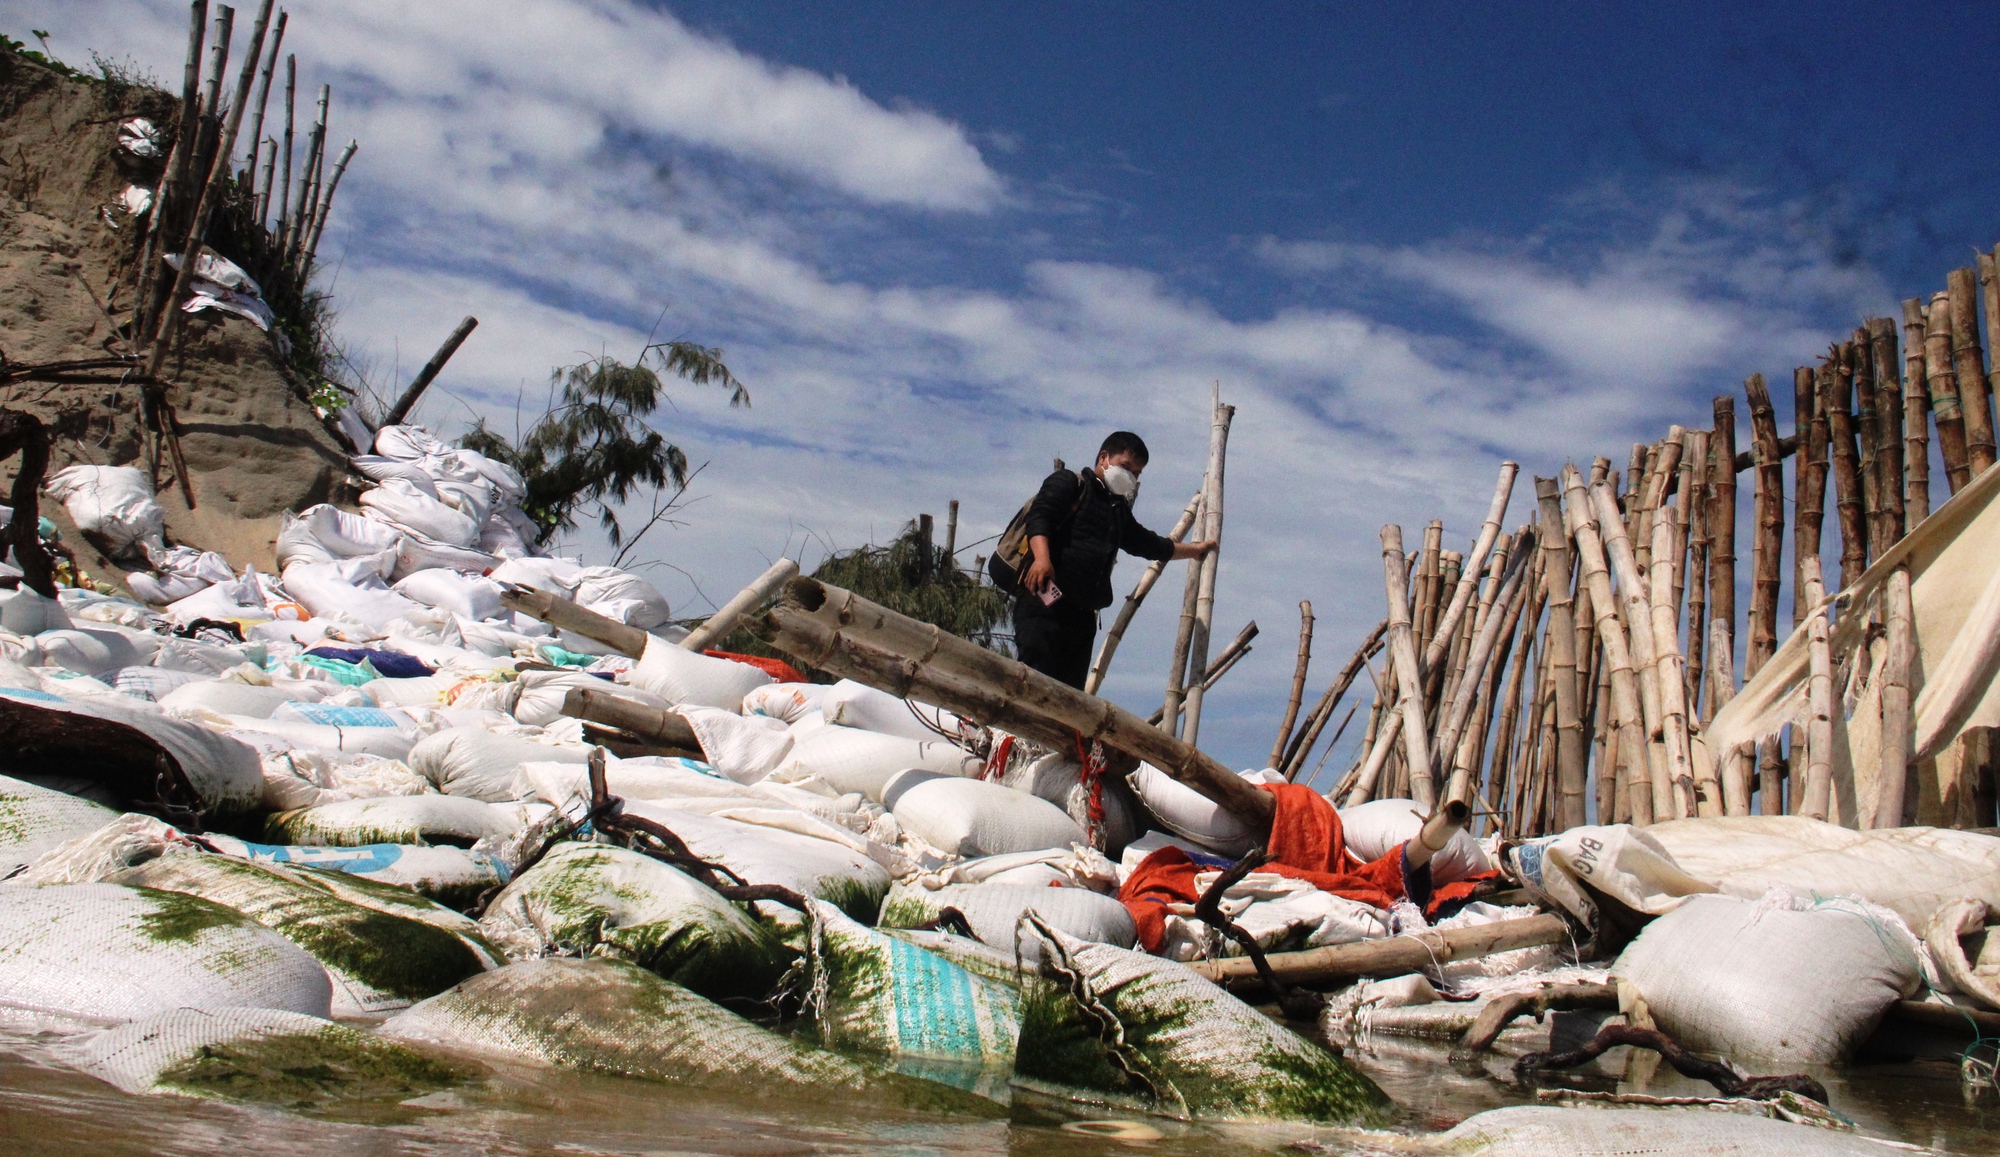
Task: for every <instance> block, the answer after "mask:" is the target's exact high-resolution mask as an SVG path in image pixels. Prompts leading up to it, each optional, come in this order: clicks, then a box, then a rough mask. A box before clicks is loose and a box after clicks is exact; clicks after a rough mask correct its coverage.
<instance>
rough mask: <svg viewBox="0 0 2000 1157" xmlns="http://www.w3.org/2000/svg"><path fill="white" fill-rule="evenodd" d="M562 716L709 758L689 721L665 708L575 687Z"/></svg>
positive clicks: (569, 693) (565, 701)
mask: <svg viewBox="0 0 2000 1157" xmlns="http://www.w3.org/2000/svg"><path fill="white" fill-rule="evenodd" d="M562 713H563V714H564V715H567V716H569V717H570V718H572V719H582V720H584V721H586V722H589V723H602V724H603V725H605V726H606V727H616V728H617V729H619V730H620V731H623V732H626V733H628V734H630V735H631V736H633V737H634V738H636V739H639V740H642V741H644V742H646V743H648V744H652V745H654V746H658V747H671V748H675V749H678V750H681V751H688V752H692V753H694V754H696V755H698V756H700V757H701V758H703V759H707V758H708V756H707V755H706V754H705V753H704V752H703V750H702V746H701V740H700V739H699V738H697V737H696V736H695V733H694V728H692V727H689V726H688V721H687V720H686V719H685V718H683V717H682V716H679V715H676V714H674V713H673V712H671V711H669V710H667V709H666V708H664V707H654V706H653V705H651V704H649V703H640V702H638V701H636V700H632V699H626V698H622V697H620V696H617V695H612V694H610V693H609V692H605V691H593V690H591V689H589V688H587V687H572V688H570V690H569V691H568V693H567V694H565V695H564V696H563V705H562Z"/></svg>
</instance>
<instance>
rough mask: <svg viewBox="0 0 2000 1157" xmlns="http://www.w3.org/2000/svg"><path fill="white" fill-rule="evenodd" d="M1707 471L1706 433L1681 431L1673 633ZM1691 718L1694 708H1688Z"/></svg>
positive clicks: (1675, 521) (1680, 604)
mask: <svg viewBox="0 0 2000 1157" xmlns="http://www.w3.org/2000/svg"><path fill="white" fill-rule="evenodd" d="M1707 470H1708V431H1706V430H1682V431H1681V457H1680V479H1679V482H1678V484H1677V488H1676V494H1677V497H1676V498H1675V501H1674V507H1673V510H1674V544H1673V545H1674V560H1673V561H1674V588H1673V602H1672V605H1673V608H1674V623H1675V625H1676V626H1675V629H1676V632H1678V630H1679V623H1680V621H1681V606H1682V602H1681V600H1682V598H1683V597H1684V596H1685V595H1686V594H1687V572H1688V552H1689V550H1690V549H1692V547H1693V530H1694V511H1695V508H1696V507H1697V506H1698V505H1699V503H1698V502H1697V501H1696V500H1695V495H1696V494H1697V493H1698V492H1699V483H1698V482H1697V481H1696V480H1697V479H1698V478H1700V477H1702V476H1703V475H1704V474H1706V473H1707ZM1689 718H1690V719H1692V718H1693V708H1692V707H1690V708H1689Z"/></svg>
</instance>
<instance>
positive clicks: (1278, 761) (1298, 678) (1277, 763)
mask: <svg viewBox="0 0 2000 1157" xmlns="http://www.w3.org/2000/svg"><path fill="white" fill-rule="evenodd" d="M1312 649H1313V605H1312V603H1310V602H1308V601H1307V600H1305V599H1300V600H1299V657H1298V659H1297V661H1295V662H1294V663H1293V664H1292V693H1291V695H1290V697H1288V698H1287V699H1286V700H1285V717H1284V718H1283V719H1281V720H1279V721H1278V737H1277V738H1276V739H1273V740H1272V741H1271V758H1270V760H1269V762H1268V763H1267V764H1266V766H1268V767H1283V766H1284V760H1285V749H1286V748H1288V747H1290V746H1291V742H1292V729H1293V728H1295V727H1297V726H1298V722H1299V707H1300V705H1301V704H1303V703H1304V702H1305V697H1306V671H1307V669H1308V668H1310V667H1311V666H1312ZM1307 722H1311V721H1310V720H1308V721H1307Z"/></svg>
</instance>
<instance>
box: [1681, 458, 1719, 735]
mask: <svg viewBox="0 0 2000 1157" xmlns="http://www.w3.org/2000/svg"><path fill="white" fill-rule="evenodd" d="M1698 433H1699V438H1698V440H1696V441H1694V442H1691V443H1689V445H1688V451H1687V456H1688V457H1690V458H1692V459H1694V479H1693V483H1692V485H1691V487H1690V488H1689V489H1688V490H1686V491H1684V492H1683V493H1682V494H1681V501H1682V502H1684V503H1686V504H1687V506H1688V566H1687V576H1686V579H1685V585H1686V587H1687V641H1688V645H1687V705H1688V722H1689V723H1690V724H1693V725H1699V724H1700V723H1701V721H1702V719H1703V718H1705V716H1703V714H1702V710H1701V692H1702V688H1703V687H1704V686H1705V685H1706V684H1707V682H1708V681H1707V679H1705V678H1704V677H1703V674H1704V672H1706V671H1707V670H1708V667H1707V665H1706V663H1705V661H1704V659H1705V656H1706V655H1707V645H1708V503H1709V497H1708V484H1709V482H1708V474H1709V468H1710V467H1711V466H1712V465H1713V464H1714V455H1713V454H1711V453H1710V451H1709V440H1710V434H1709V432H1708V431H1706V430H1702V431H1699V432H1698Z"/></svg>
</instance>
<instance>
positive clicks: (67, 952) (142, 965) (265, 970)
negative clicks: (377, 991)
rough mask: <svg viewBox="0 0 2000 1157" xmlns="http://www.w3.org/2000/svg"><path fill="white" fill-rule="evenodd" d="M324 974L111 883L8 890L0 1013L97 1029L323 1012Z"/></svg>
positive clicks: (0, 950) (231, 923)
mask: <svg viewBox="0 0 2000 1157" xmlns="http://www.w3.org/2000/svg"><path fill="white" fill-rule="evenodd" d="M332 998H333V985H332V982H331V981H330V980H328V978H327V974H326V969H324V968H322V967H320V964H319V962H318V961H316V960H314V959H313V958H312V957H311V956H308V955H307V954H306V953H305V952H304V951H303V950H302V949H300V948H299V947H298V946H297V945H295V944H293V943H292V942H291V941H289V940H287V939H285V938H284V937H283V936H280V935H278V934H277V933H276V932H273V931H271V930H270V929H269V928H265V927H263V926H262V925H260V924H258V923H256V922H255V921H253V920H251V919H250V918H249V917H248V916H245V915H242V914H241V913H239V912H235V911H233V910H231V909H228V908H225V907H223V906H222V905H220V904H212V903H210V902H208V901H206V900H199V899H196V898H195V897H193V896H184V895H181V894H180V893H178V892H155V891H151V890H149V889H140V888H122V887H119V886H118V885H116V884H49V885H46V886H44V887H40V888H10V889H8V890H7V902H6V903H4V904H0V1006H5V1007H12V1008H17V1009H30V1010H38V1011H42V1012H49V1013H55V1014H57V1015H61V1016H70V1017H76V1018H78V1019H83V1020H91V1021H96V1022H98V1023H111V1022H118V1021H126V1020H133V1019H136V1018H138V1017H142V1016H152V1015H155V1014H158V1013H163V1012H169V1011H172V1010H173V1009H177V1008H206V1009H213V1008H246V1007H247V1008H276V1009H284V1010H286V1011H290V1012H299V1013H304V1014H306V1015H307V1016H317V1017H325V1016H327V1015H328V1013H329V1012H330V1006H331V1001H332Z"/></svg>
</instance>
